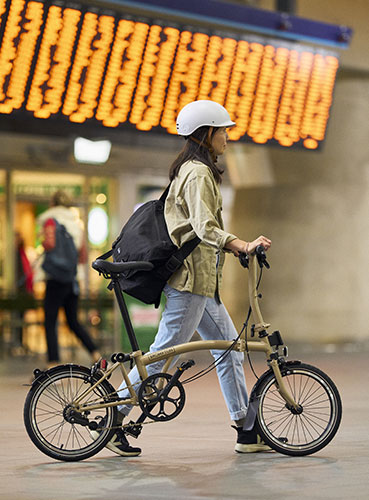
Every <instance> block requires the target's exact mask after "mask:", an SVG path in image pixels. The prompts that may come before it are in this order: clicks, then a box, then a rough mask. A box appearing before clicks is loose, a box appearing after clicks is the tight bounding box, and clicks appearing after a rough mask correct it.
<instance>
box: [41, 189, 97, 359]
mask: <svg viewBox="0 0 369 500" xmlns="http://www.w3.org/2000/svg"><path fill="white" fill-rule="evenodd" d="M50 205H51V206H50V208H49V209H48V210H46V211H45V212H44V213H42V214H41V215H40V216H39V217H38V223H39V225H40V226H41V228H42V229H41V231H42V239H43V247H44V250H45V252H44V254H43V256H42V262H41V265H40V266H39V272H41V273H42V274H43V278H44V279H45V280H46V291H45V298H44V304H43V305H44V313H45V332H46V342H47V353H48V368H51V367H52V366H55V365H57V364H59V363H60V353H59V344H58V333H57V319H58V312H59V309H60V308H61V307H63V308H64V311H65V316H66V320H67V323H68V326H69V328H70V329H71V330H72V331H73V332H74V333H75V335H76V336H77V337H78V339H79V340H80V341H81V342H82V344H83V346H84V347H85V348H86V349H87V350H88V352H89V353H90V355H91V359H92V361H93V362H96V361H98V360H99V359H100V357H101V355H100V353H99V351H98V348H97V346H96V344H95V342H94V341H93V340H92V338H91V336H90V334H89V333H88V331H87V330H86V329H85V328H84V326H82V325H81V323H80V322H79V320H78V298H79V286H78V282H77V261H78V260H79V262H83V260H85V259H86V249H85V247H84V243H83V230H82V228H81V224H80V220H79V218H78V217H77V215H76V214H75V212H74V211H73V210H72V209H71V208H70V205H71V203H70V200H69V197H68V196H67V195H66V193H65V192H64V191H60V190H59V191H56V192H55V193H54V195H53V196H52V198H51V203H50ZM63 226H64V228H65V230H66V233H63V231H64V229H63ZM62 233H63V234H62ZM64 234H65V235H66V238H71V240H72V241H73V243H72V248H71V247H69V248H71V249H72V250H73V248H75V251H76V261H75V262H72V258H71V257H69V259H70V261H71V262H70V268H69V269H68V268H67V269H65V270H64V271H62V272H54V268H53V265H54V263H55V261H56V260H57V259H59V260H60V259H62V258H63V257H65V253H66V251H67V250H68V248H67V247H66V248H64V247H63V248H60V245H65V241H66V240H65V239H63V237H64V236H63V235H64ZM69 243H70V242H69ZM58 246H59V247H58ZM53 252H58V255H57V256H56V258H54V260H53V261H52V259H50V258H49V257H50V256H52V253H53ZM51 261H52V265H51V264H50V262H51ZM67 264H68V261H67ZM45 268H46V269H47V270H48V272H45ZM40 278H41V277H40V276H38V279H40Z"/></svg>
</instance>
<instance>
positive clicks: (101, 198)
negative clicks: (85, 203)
mask: <svg viewBox="0 0 369 500" xmlns="http://www.w3.org/2000/svg"><path fill="white" fill-rule="evenodd" d="M106 199H107V198H106V194H104V193H99V194H98V195H97V196H96V203H98V204H99V205H104V203H106Z"/></svg>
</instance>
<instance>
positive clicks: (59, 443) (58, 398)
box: [23, 364, 117, 462]
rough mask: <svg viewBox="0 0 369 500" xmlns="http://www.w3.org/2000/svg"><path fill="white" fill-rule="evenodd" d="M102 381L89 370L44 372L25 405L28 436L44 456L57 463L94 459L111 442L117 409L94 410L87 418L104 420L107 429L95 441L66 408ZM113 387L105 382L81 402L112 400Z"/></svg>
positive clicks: (70, 367) (75, 367) (65, 368)
mask: <svg viewBox="0 0 369 500" xmlns="http://www.w3.org/2000/svg"><path fill="white" fill-rule="evenodd" d="M98 380H99V377H98V375H95V376H94V377H91V371H90V369H89V368H86V367H84V366H78V365H72V364H71V365H61V366H58V367H55V368H52V369H51V370H48V371H47V372H44V373H42V374H41V375H40V376H39V377H38V378H37V379H36V380H35V381H34V383H33V385H32V387H31V389H30V391H29V393H28V395H27V397H26V401H25V404H24V412H23V416H24V424H25V427H26V430H27V433H28V435H29V437H30V438H31V440H32V442H33V443H34V444H35V445H36V446H37V448H38V449H39V450H40V451H42V452H43V453H44V454H45V455H48V456H49V457H52V458H55V459H57V460H64V461H67V462H74V461H78V460H84V459H86V458H89V457H92V456H93V455H95V454H96V453H98V452H99V451H100V450H102V449H103V448H104V446H105V445H106V444H107V443H108V442H109V441H110V440H111V438H112V437H113V435H114V433H115V430H114V429H112V427H115V426H116V422H117V408H116V407H115V406H114V407H107V408H101V409H98V410H91V411H90V412H89V413H88V414H86V415H85V417H86V418H87V417H88V421H95V422H96V423H98V422H99V421H101V419H102V418H104V417H105V419H106V420H105V426H104V428H102V429H101V430H99V432H98V433H94V434H95V435H97V437H96V438H95V437H94V436H92V435H91V433H90V429H89V427H88V425H81V424H79V423H72V422H71V421H70V419H69V420H67V418H66V411H67V410H66V409H67V408H68V407H69V408H70V406H69V405H71V403H72V402H73V399H74V398H75V397H76V396H77V395H78V396H80V395H81V394H82V393H83V391H84V390H85V389H86V388H87V385H88V384H89V385H93V384H94V383H96V382H97V381H98ZM114 393H115V390H114V388H113V386H112V385H111V384H110V383H109V382H108V381H107V380H103V381H102V382H101V383H100V385H98V386H97V387H96V388H95V389H94V391H93V392H92V393H90V394H89V395H88V396H87V397H86V400H84V401H82V403H84V404H85V403H87V402H92V401H99V402H103V401H104V402H106V401H113V400H114V399H115V398H116V395H115V394H114Z"/></svg>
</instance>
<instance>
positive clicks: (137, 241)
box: [98, 186, 201, 307]
mask: <svg viewBox="0 0 369 500" xmlns="http://www.w3.org/2000/svg"><path fill="white" fill-rule="evenodd" d="M168 191H169V186H168V187H167V188H166V190H165V191H164V193H163V194H162V195H161V197H160V198H159V199H158V200H152V201H148V202H147V203H144V204H143V205H141V206H140V207H139V208H138V209H137V210H136V211H135V212H134V214H133V215H132V216H131V217H130V218H129V219H128V221H127V223H126V224H125V225H124V226H123V229H122V231H121V232H120V235H119V236H118V238H117V239H116V240H115V241H114V243H113V245H112V249H111V250H109V252H106V253H105V254H104V255H101V256H100V257H98V259H103V260H105V259H107V258H108V257H110V256H111V255H112V256H113V261H114V262H130V261H146V262H151V263H152V264H153V265H154V268H153V269H152V270H151V271H136V270H133V269H130V270H128V271H126V272H124V273H121V274H120V276H119V283H120V286H121V288H122V290H123V291H124V292H126V293H127V294H128V295H131V296H132V297H135V298H136V299H139V300H141V301H142V302H144V303H145V304H155V307H159V304H160V297H161V292H162V290H163V288H164V286H165V284H166V282H167V281H168V279H169V278H170V277H171V275H172V274H173V273H174V272H175V271H176V270H177V269H179V268H180V267H181V265H182V264H183V261H184V259H185V258H186V257H187V256H188V255H189V254H190V253H191V252H192V250H193V249H194V248H195V247H196V246H197V245H198V244H199V243H200V241H201V240H200V238H198V237H197V236H196V237H195V238H193V239H192V240H190V241H188V242H186V243H185V244H184V245H183V246H182V247H181V248H178V247H177V246H176V245H174V243H173V242H172V240H171V239H170V236H169V233H168V229H167V225H166V222H165V218H164V203H165V199H166V197H167V195H168Z"/></svg>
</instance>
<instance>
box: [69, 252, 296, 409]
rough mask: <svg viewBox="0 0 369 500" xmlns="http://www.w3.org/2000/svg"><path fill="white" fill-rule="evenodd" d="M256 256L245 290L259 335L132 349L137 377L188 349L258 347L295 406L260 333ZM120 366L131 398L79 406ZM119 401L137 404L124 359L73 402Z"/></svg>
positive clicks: (251, 258) (266, 325) (251, 259)
mask: <svg viewBox="0 0 369 500" xmlns="http://www.w3.org/2000/svg"><path fill="white" fill-rule="evenodd" d="M257 267H258V263H257V258H256V257H255V256H254V255H250V256H249V279H248V291H249V300H250V306H251V310H252V314H253V319H254V321H255V326H254V332H255V336H258V339H257V340H249V339H248V338H247V341H246V334H247V332H246V331H245V330H246V329H245V330H244V331H243V332H242V334H241V335H240V338H239V340H237V342H236V343H235V344H234V342H233V341H231V340H229V341H227V340H198V341H194V342H186V343H184V344H178V345H176V346H173V347H169V348H167V349H163V350H161V351H156V352H149V353H146V354H142V352H141V351H134V352H132V353H131V357H132V358H134V360H135V364H136V366H137V370H138V373H139V374H140V377H141V379H142V380H145V379H146V378H147V376H148V373H147V370H146V366H147V365H150V364H151V363H154V362H157V361H162V360H166V362H165V364H164V367H163V369H162V372H167V371H168V370H169V368H170V365H171V363H172V361H173V359H174V358H175V357H177V356H180V355H181V354H185V353H189V352H194V351H203V350H207V351H209V350H212V349H216V350H224V351H225V350H226V349H229V348H232V349H233V350H235V351H239V352H246V351H257V352H264V353H265V355H266V358H267V362H268V365H269V366H270V367H271V369H272V370H273V372H274V375H275V378H276V382H277V387H278V391H279V393H280V394H281V396H282V397H283V399H284V400H285V401H286V403H287V404H288V405H290V406H291V407H293V408H298V404H297V403H296V402H295V400H294V399H293V397H292V396H291V394H290V392H289V391H288V390H287V388H286V386H285V384H284V382H283V377H282V375H281V372H280V369H279V365H278V361H277V360H276V359H274V358H273V359H272V358H271V354H272V353H273V352H275V350H273V347H272V346H271V345H270V343H269V339H268V336H259V333H260V332H264V331H265V330H267V329H268V328H269V327H270V324H269V323H266V322H265V321H264V319H263V316H262V314H261V311H260V307H259V300H258V291H257V288H256V287H257ZM233 344H234V345H233ZM119 367H120V369H121V372H122V376H123V379H124V381H125V383H126V385H127V389H128V391H129V394H130V398H127V399H124V401H122V400H120V401H112V402H106V403H96V404H95V403H93V402H92V403H91V402H89V403H87V404H83V405H81V406H80V403H81V402H82V400H83V398H84V397H85V396H86V395H88V394H89V393H91V392H92V391H93V390H94V389H95V388H96V387H97V386H98V385H99V384H100V383H101V381H102V380H105V379H107V378H108V377H109V376H110V375H111V373H112V372H113V371H115V370H116V369H117V368H119ZM122 404H129V405H134V406H136V405H138V397H137V394H136V392H135V390H134V388H133V386H132V384H131V382H130V380H129V377H128V372H127V370H126V368H125V366H124V364H123V363H120V362H116V363H114V364H113V365H112V366H111V368H109V369H108V370H107V371H106V372H105V374H104V376H103V377H102V378H101V379H99V381H98V382H96V383H95V384H94V385H93V386H91V387H90V388H88V389H86V391H85V392H84V393H83V394H81V395H80V396H79V397H78V398H77V399H76V400H75V401H74V405H75V407H76V408H77V409H78V410H79V411H81V412H83V411H85V410H93V409H98V408H106V407H109V406H118V405H122Z"/></svg>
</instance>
